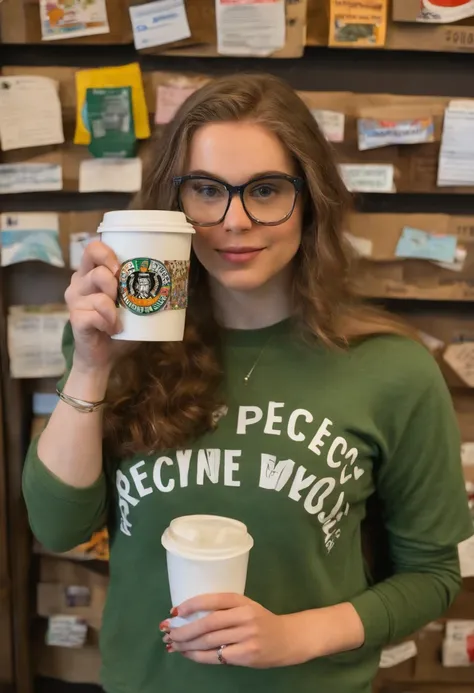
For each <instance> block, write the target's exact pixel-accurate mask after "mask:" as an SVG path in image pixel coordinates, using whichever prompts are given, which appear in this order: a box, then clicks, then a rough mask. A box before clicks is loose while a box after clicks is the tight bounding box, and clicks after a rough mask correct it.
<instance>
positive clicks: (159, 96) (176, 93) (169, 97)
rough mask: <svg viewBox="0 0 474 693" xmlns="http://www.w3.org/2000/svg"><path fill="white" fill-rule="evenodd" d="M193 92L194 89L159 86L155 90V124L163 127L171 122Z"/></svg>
mask: <svg viewBox="0 0 474 693" xmlns="http://www.w3.org/2000/svg"><path fill="white" fill-rule="evenodd" d="M195 91H196V89H195V88H194V87H174V86H171V85H170V86H167V85H165V84H160V86H159V87H158V89H157V90H156V111H155V123H156V124H157V125H164V124H165V123H169V122H170V120H173V118H174V116H175V114H176V111H177V110H178V108H179V107H180V106H181V104H183V103H184V102H185V101H186V99H187V98H188V96H191V94H194V92H195Z"/></svg>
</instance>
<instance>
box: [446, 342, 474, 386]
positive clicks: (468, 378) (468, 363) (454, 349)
mask: <svg viewBox="0 0 474 693" xmlns="http://www.w3.org/2000/svg"><path fill="white" fill-rule="evenodd" d="M443 359H444V360H445V361H446V363H447V364H448V365H449V366H451V368H452V369H453V371H454V372H455V373H456V374H457V375H458V376H459V377H460V378H461V380H463V381H464V382H465V383H466V385H468V386H469V387H474V342H461V343H460V344H450V345H449V346H448V348H447V349H446V351H445V352H444V354H443Z"/></svg>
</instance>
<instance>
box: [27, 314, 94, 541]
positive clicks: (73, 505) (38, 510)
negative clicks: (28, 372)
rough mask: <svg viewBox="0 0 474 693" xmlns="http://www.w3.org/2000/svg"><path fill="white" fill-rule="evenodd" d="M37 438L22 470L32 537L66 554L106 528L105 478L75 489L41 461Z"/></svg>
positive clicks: (69, 346) (67, 339)
mask: <svg viewBox="0 0 474 693" xmlns="http://www.w3.org/2000/svg"><path fill="white" fill-rule="evenodd" d="M62 349H63V354H64V357H65V359H66V374H65V375H64V376H63V378H62V379H61V381H60V383H59V387H60V386H61V383H63V382H64V381H65V380H66V379H67V375H68V373H69V370H70V368H71V364H72V355H73V351H74V341H73V335H72V329H71V326H70V324H69V323H68V324H67V325H66V327H65V330H64V334H63V344H62ZM38 439H39V436H38V437H36V438H35V439H34V440H33V441H32V442H31V444H30V447H29V449H28V452H27V455H26V460H25V465H24V468H23V496H24V499H25V502H26V506H27V510H28V517H29V521H30V526H31V529H32V531H33V534H34V535H35V536H36V538H37V539H38V541H40V542H41V543H42V544H43V545H44V546H45V548H47V549H48V550H50V551H54V552H58V553H63V552H65V551H70V550H71V549H73V548H75V547H76V546H78V545H79V544H82V543H84V542H86V541H88V540H89V539H90V537H91V536H92V534H93V533H94V532H95V531H97V530H99V529H101V528H102V527H104V525H105V522H106V515H107V485H106V479H105V475H104V474H103V473H102V474H101V476H100V477H99V479H97V481H96V482H95V483H94V484H93V485H92V486H89V487H86V488H75V487H73V486H69V485H68V484H65V483H64V482H63V481H61V480H60V479H59V478H58V477H57V476H56V475H54V474H53V473H52V472H50V471H49V470H48V469H47V468H46V467H45V465H44V464H43V463H42V461H41V460H40V459H39V457H38Z"/></svg>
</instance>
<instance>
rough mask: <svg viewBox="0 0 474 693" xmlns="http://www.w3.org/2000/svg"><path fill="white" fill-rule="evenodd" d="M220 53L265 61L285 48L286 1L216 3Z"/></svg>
mask: <svg viewBox="0 0 474 693" xmlns="http://www.w3.org/2000/svg"><path fill="white" fill-rule="evenodd" d="M216 24H217V52H218V53H220V55H233V56H250V55H255V56H259V57H265V56H268V55H271V54H272V53H275V51H278V50H280V49H281V48H283V47H284V46H285V40H286V16H285V0H216Z"/></svg>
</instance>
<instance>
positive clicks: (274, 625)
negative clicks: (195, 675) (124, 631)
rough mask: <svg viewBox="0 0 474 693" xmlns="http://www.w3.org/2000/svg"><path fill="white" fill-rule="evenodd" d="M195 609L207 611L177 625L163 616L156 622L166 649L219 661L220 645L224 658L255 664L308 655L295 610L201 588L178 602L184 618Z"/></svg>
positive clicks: (284, 662) (272, 663) (296, 661)
mask: <svg viewBox="0 0 474 693" xmlns="http://www.w3.org/2000/svg"><path fill="white" fill-rule="evenodd" d="M199 611H210V612H211V613H210V614H208V615H207V616H204V617H202V618H200V619H198V620H196V621H193V622H192V623H189V624H187V625H184V626H180V627H178V628H173V627H170V626H169V624H168V623H167V622H166V621H165V622H163V623H162V624H161V626H160V628H161V629H162V630H166V631H168V632H167V634H166V635H165V636H164V638H163V641H164V642H165V643H167V649H168V652H180V653H181V654H182V655H183V656H184V657H186V658H187V659H191V660H193V661H194V662H199V663H201V664H220V663H222V662H219V659H218V656H217V650H218V649H219V647H221V646H222V645H225V649H224V650H223V651H222V655H223V657H224V658H225V663H227V664H231V665H233V666H244V667H253V668H256V669H266V668H269V667H282V666H289V665H293V664H301V663H302V662H304V661H307V660H308V659H310V656H308V655H307V653H306V652H305V651H304V650H305V648H304V645H305V635H304V633H300V632H298V619H297V618H295V616H297V614H290V615H287V616H277V615H276V614H273V613H272V612H271V611H268V610H267V609H265V608H264V607H263V606H261V605H260V604H257V603H256V602H254V601H252V600H251V599H248V598H247V597H244V596H241V595H239V594H205V595H200V596H198V597H193V598H192V599H189V600H188V601H186V602H183V604H181V605H180V606H179V607H178V610H177V615H179V616H180V617H182V618H188V617H189V616H191V615H192V614H193V613H196V612H199ZM173 614H174V615H176V611H175V610H174V611H173Z"/></svg>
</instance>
